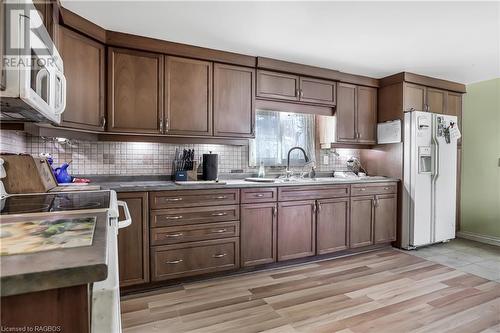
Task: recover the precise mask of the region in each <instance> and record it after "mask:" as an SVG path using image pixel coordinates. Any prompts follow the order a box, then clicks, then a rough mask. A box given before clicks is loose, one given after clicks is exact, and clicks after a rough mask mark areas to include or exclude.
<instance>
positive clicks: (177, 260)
mask: <svg viewBox="0 0 500 333" xmlns="http://www.w3.org/2000/svg"><path fill="white" fill-rule="evenodd" d="M183 261H184V260H182V259H176V260H171V261H165V264H169V265H175V264H179V263H181V262H183Z"/></svg>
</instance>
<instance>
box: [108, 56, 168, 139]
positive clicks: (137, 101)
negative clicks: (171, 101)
mask: <svg viewBox="0 0 500 333" xmlns="http://www.w3.org/2000/svg"><path fill="white" fill-rule="evenodd" d="M108 121H109V124H108V131H111V132H132V133H152V134H159V133H161V132H162V126H163V125H162V123H163V55H161V54H158V53H150V52H140V51H134V50H129V49H119V48H114V47H110V48H108Z"/></svg>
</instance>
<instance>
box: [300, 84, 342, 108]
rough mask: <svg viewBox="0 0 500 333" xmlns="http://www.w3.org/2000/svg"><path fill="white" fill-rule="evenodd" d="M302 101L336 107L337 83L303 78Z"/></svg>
mask: <svg viewBox="0 0 500 333" xmlns="http://www.w3.org/2000/svg"><path fill="white" fill-rule="evenodd" d="M300 101H301V102H308V103H314V104H322V105H328V106H334V105H335V102H336V101H335V82H333V81H326V80H319V79H312V78H308V77H301V78H300Z"/></svg>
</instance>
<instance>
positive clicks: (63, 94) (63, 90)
mask: <svg viewBox="0 0 500 333" xmlns="http://www.w3.org/2000/svg"><path fill="white" fill-rule="evenodd" d="M56 78H59V79H60V80H61V90H60V91H59V93H60V97H61V104H59V106H58V107H57V108H56V110H55V111H56V114H57V115H60V114H62V113H63V112H64V109H66V77H65V76H64V74H63V73H61V72H56Z"/></svg>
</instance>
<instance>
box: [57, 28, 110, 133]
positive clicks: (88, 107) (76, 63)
mask: <svg viewBox="0 0 500 333" xmlns="http://www.w3.org/2000/svg"><path fill="white" fill-rule="evenodd" d="M58 34H59V37H58V41H59V46H58V49H59V52H60V54H61V57H62V59H63V61H64V75H65V76H66V82H67V84H66V109H65V111H64V113H63V114H62V122H61V126H64V127H72V128H81V129H87V130H96V131H104V129H105V124H106V118H105V113H104V105H105V104H104V103H105V102H104V98H105V97H104V94H105V87H104V86H105V80H104V67H105V61H106V59H105V48H104V45H102V44H100V43H98V42H95V41H94V40H92V39H90V38H87V37H84V36H83V35H80V34H79V33H76V32H74V31H72V30H69V29H66V28H64V27H59V28H58Z"/></svg>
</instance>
